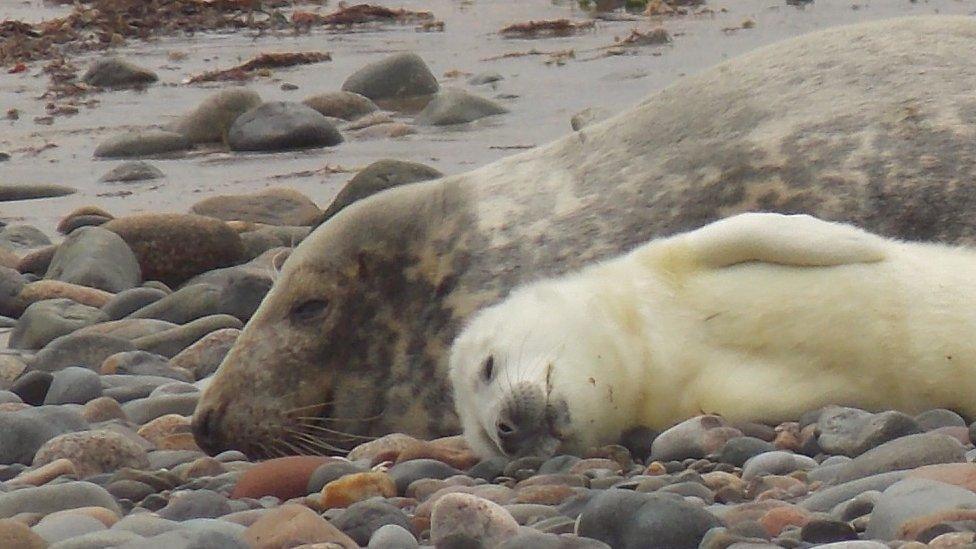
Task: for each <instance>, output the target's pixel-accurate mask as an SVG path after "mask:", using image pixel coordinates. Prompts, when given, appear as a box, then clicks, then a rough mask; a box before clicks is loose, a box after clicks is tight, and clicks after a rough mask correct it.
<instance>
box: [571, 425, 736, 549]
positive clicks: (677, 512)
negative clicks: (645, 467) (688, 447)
mask: <svg viewBox="0 0 976 549" xmlns="http://www.w3.org/2000/svg"><path fill="white" fill-rule="evenodd" d="M662 436H663V434H662ZM721 525H722V523H721V521H720V520H719V519H718V518H717V517H715V516H714V515H712V514H711V513H709V512H708V511H705V510H704V509H702V508H700V507H698V506H696V505H693V504H691V503H687V502H685V501H683V500H681V499H676V498H673V497H667V496H662V495H658V494H639V493H635V492H631V491H629V490H606V491H604V492H602V493H600V494H599V495H597V496H596V497H594V498H593V499H592V500H590V501H589V503H588V504H587V505H586V507H585V508H584V509H583V512H582V514H581V515H580V520H579V535H581V536H584V537H589V538H594V539H597V540H600V541H602V542H604V543H606V544H608V545H610V546H611V547H614V548H621V549H630V548H634V549H637V548H645V549H654V548H661V549H665V548H667V549H682V548H685V547H687V548H689V549H697V547H698V545H699V543H701V540H702V538H703V537H704V536H705V532H707V531H708V530H709V529H710V528H713V527H716V526H721Z"/></svg>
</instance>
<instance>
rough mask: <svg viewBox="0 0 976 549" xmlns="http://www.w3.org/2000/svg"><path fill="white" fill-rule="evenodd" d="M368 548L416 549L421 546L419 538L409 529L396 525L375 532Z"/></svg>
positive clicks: (389, 525)
mask: <svg viewBox="0 0 976 549" xmlns="http://www.w3.org/2000/svg"><path fill="white" fill-rule="evenodd" d="M360 545H362V544H360ZM366 547H367V549H416V548H417V547H419V544H418V543H417V538H416V537H414V535H413V534H411V533H410V531H409V530H408V529H406V528H403V527H401V526H397V525H396V524H387V525H385V526H381V527H380V528H379V529H378V530H376V531H375V532H373V536H372V537H370V538H369V544H367V545H366Z"/></svg>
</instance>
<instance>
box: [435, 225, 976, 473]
mask: <svg viewBox="0 0 976 549" xmlns="http://www.w3.org/2000/svg"><path fill="white" fill-rule="evenodd" d="M974 279H976V251H974V250H972V249H966V248H959V247H949V246H945V245H942V244H928V243H924V244H923V243H907V242H902V241H896V240H889V239H885V238H882V237H880V236H877V235H874V234H870V233H867V232H864V231H862V230H860V229H858V228H855V227H852V226H850V225H844V224H839V223H829V222H826V221H821V220H818V219H816V218H813V217H810V216H805V215H793V216H784V215H780V214H770V213H748V214H740V215H737V216H733V217H730V218H726V219H723V220H721V221H717V222H715V223H712V224H710V225H706V226H705V227H703V228H701V229H698V230H695V231H691V232H688V233H683V234H680V235H677V236H672V237H668V238H662V239H657V240H653V241H651V242H649V243H647V244H645V245H643V246H640V247H639V248H637V249H635V250H633V251H632V252H630V253H628V254H626V255H624V256H622V257H619V258H617V259H614V260H611V261H607V262H604V263H601V264H597V265H593V266H590V267H587V268H586V269H584V270H582V271H580V272H578V273H573V274H569V275H564V276H562V277H559V278H555V279H550V280H543V281H538V282H534V283H531V284H528V285H526V286H524V287H520V288H518V289H517V290H515V291H514V292H513V293H512V294H511V296H510V297H508V298H506V299H505V300H504V301H502V302H501V303H499V304H496V305H493V306H491V307H489V308H487V309H485V310H483V311H481V312H479V313H478V314H477V315H476V316H475V318H474V320H473V321H472V322H471V323H470V325H468V326H467V327H466V328H465V329H464V330H463V331H462V332H461V334H460V335H459V336H458V338H457V340H456V341H455V343H454V346H453V348H452V352H451V381H452V385H453V388H454V399H455V404H456V406H457V410H458V414H459V416H460V417H461V423H462V425H463V427H464V433H465V435H466V437H467V439H468V442H469V444H470V446H471V447H472V448H473V449H475V450H476V451H477V452H479V453H480V454H482V455H484V456H493V455H505V456H510V457H516V456H525V455H540V456H546V457H548V456H550V455H552V454H554V453H556V452H561V453H574V454H582V453H584V452H585V451H586V450H588V449H591V448H596V447H599V446H602V445H605V444H609V443H613V442H616V441H617V440H619V439H620V436H621V434H622V433H623V432H624V431H626V430H627V429H629V428H631V427H637V426H648V427H652V428H655V429H659V430H664V429H666V428H668V427H670V426H671V425H674V424H676V423H678V422H679V421H682V420H684V419H687V418H690V417H693V416H695V415H698V414H701V413H712V414H718V415H721V416H724V417H725V418H726V419H729V420H730V421H761V422H766V423H770V424H776V423H778V422H781V421H786V420H789V419H796V418H798V417H800V415H801V414H802V413H803V412H806V411H809V410H814V409H817V408H820V407H822V406H824V405H827V404H845V405H850V406H857V407H859V408H863V409H868V410H902V411H904V412H908V413H916V414H917V413H920V412H922V411H923V410H930V409H932V408H951V409H956V410H959V411H961V412H963V413H964V414H966V415H968V416H969V417H976V401H974V399H973V395H974V394H976V340H974V339H973V334H976V314H974V312H973V311H976V287H974V286H973V283H972V281H973V280H974Z"/></svg>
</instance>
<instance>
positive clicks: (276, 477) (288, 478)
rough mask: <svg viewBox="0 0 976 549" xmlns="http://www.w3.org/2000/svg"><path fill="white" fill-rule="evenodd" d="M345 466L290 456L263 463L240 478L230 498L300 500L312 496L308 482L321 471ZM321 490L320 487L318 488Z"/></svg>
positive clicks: (327, 459) (322, 459) (329, 460)
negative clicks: (299, 498) (334, 466)
mask: <svg viewBox="0 0 976 549" xmlns="http://www.w3.org/2000/svg"><path fill="white" fill-rule="evenodd" d="M340 463H345V462H342V461H339V460H338V459H337V458H330V457H323V456H289V457H283V458H275V459H269V460H266V461H263V462H261V463H259V464H257V465H255V466H254V467H251V468H250V469H248V470H247V471H245V472H244V474H243V475H241V478H240V480H238V481H237V485H236V486H234V491H233V492H231V495H230V497H231V498H252V499H259V498H262V497H265V496H275V497H277V498H279V499H281V500H289V499H292V498H297V497H302V496H305V495H307V494H310V493H315V492H318V491H319V490H315V492H312V491H310V490H309V488H310V487H311V486H310V484H311V479H312V477H313V476H314V474H315V472H317V471H318V470H319V469H320V468H323V467H328V466H329V465H332V464H340ZM319 489H321V487H320V488H319Z"/></svg>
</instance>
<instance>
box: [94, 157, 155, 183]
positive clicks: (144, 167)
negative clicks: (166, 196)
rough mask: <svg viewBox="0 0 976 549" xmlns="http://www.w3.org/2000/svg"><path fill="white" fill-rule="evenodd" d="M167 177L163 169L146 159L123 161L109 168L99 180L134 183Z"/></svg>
mask: <svg viewBox="0 0 976 549" xmlns="http://www.w3.org/2000/svg"><path fill="white" fill-rule="evenodd" d="M162 177H165V174H163V171H162V170H160V169H159V168H157V167H156V166H153V165H152V164H150V163H149V162H146V161H144V160H130V161H128V162H123V163H121V164H119V165H118V166H116V167H114V168H112V169H111V170H109V171H108V172H107V173H106V174H105V175H103V176H102V178H101V179H99V181H101V182H103V183H132V182H135V181H148V180H150V179H160V178H162Z"/></svg>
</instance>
